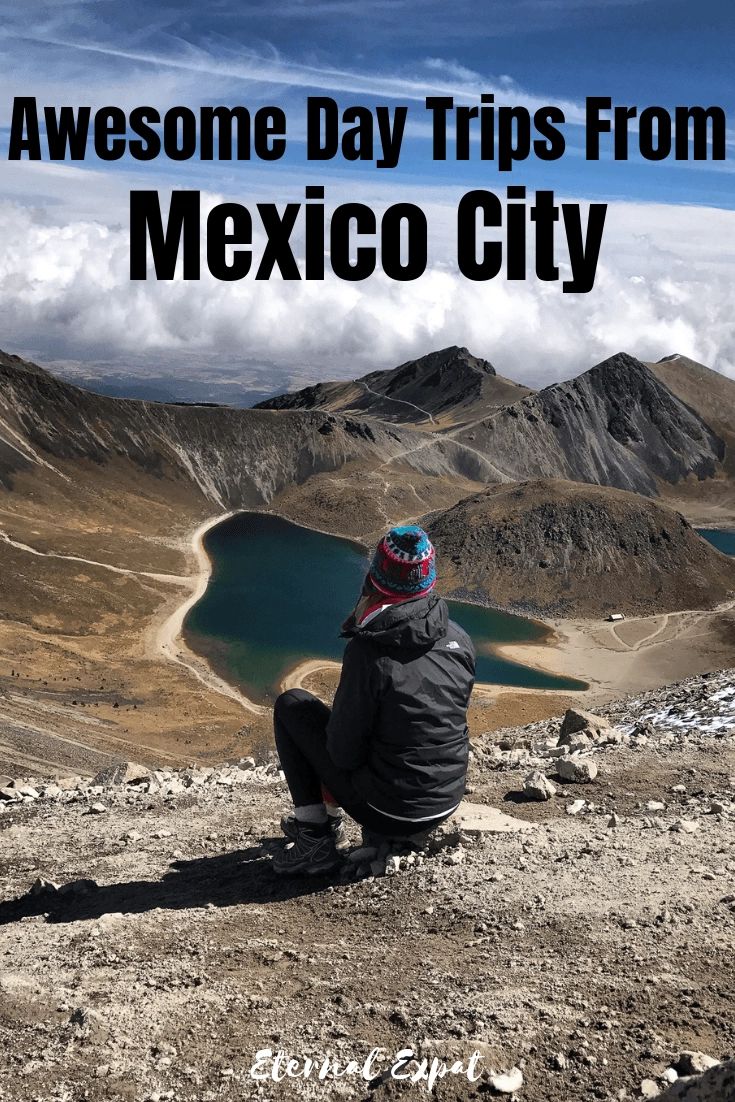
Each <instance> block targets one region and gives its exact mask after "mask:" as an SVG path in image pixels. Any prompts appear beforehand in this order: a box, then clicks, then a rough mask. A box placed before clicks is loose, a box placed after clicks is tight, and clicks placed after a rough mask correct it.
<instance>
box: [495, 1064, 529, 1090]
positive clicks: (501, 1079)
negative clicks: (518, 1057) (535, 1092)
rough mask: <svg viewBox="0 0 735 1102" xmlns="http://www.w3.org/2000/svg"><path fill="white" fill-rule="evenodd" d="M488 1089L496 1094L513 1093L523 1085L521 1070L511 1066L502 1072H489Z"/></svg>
mask: <svg viewBox="0 0 735 1102" xmlns="http://www.w3.org/2000/svg"><path fill="white" fill-rule="evenodd" d="M488 1084H489V1085H490V1089H491V1090H493V1091H495V1093H496V1094H515V1093H516V1091H519V1090H520V1089H521V1087H522V1086H523V1072H522V1071H521V1069H520V1068H511V1069H510V1071H507V1072H503V1073H502V1074H500V1075H499V1074H497V1073H491V1074H490V1075H489V1076H488Z"/></svg>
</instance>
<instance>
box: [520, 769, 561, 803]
mask: <svg viewBox="0 0 735 1102" xmlns="http://www.w3.org/2000/svg"><path fill="white" fill-rule="evenodd" d="M523 791H524V792H525V793H526V795H527V796H528V797H529V798H530V799H532V800H550V799H551V797H552V796H555V795H556V787H555V785H553V784H552V783H551V781H550V780H549V778H548V777H547V776H546V774H545V773H542V772H541V770H540V769H534V770H533V772H532V773H529V774H528V776H527V777H526V779H525V781H524V782H523Z"/></svg>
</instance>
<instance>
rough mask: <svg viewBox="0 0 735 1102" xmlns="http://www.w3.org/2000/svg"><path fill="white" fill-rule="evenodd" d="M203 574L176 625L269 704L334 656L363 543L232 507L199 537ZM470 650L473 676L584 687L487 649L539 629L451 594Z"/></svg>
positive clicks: (361, 567)
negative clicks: (291, 677)
mask: <svg viewBox="0 0 735 1102" xmlns="http://www.w3.org/2000/svg"><path fill="white" fill-rule="evenodd" d="M204 547H205V550H206V552H207V554H208V556H209V559H210V561H211V566H212V573H211V577H210V580H209V584H208V586H207V590H206V592H205V594H204V596H203V597H202V598H201V599H200V600H199V601H198V602H197V604H196V605H194V607H193V608H192V609H191V610H190V611H189V613H188V615H187V617H186V620H185V622H184V630H185V634H186V638H187V642H188V643H189V645H190V646H191V648H192V649H193V650H195V651H196V652H197V653H199V654H202V655H204V656H206V657H207V659H208V660H209V661H210V663H211V664H212V666H213V667H214V668H215V669H216V670H217V672H218V673H220V674H221V675H222V676H223V677H224V678H225V679H226V680H228V681H230V682H232V683H235V684H237V685H239V686H240V687H241V688H242V689H243V691H244V692H245V693H246V695H247V696H248V697H250V698H251V699H253V700H258V701H268V700H270V701H272V700H273V699H274V698H275V696H276V695H277V693H278V685H279V684H280V682H281V680H282V678H283V677H284V676H285V674H286V673H288V671H289V670H291V669H293V668H294V667H295V666H296V665H298V664H299V663H300V662H303V661H306V660H307V659H322V658H323V659H332V660H335V661H339V660H340V659H341V657H342V652H343V650H344V646H345V640H344V639H341V638H340V637H339V627H340V624H341V623H342V622H343V621H344V619H345V617H346V616H347V614H348V613H349V611H350V609H351V608H352V607H353V605H354V603H355V600H356V599H357V595H358V593H359V590H360V586H361V585H362V580H363V578H364V576H365V571H366V568H367V558H366V552H365V550H364V548H362V547H361V546H360V545H359V544H356V543H353V542H351V541H350V540H346V539H340V538H338V537H336V536H327V535H324V534H322V533H321V532H315V531H313V530H311V529H309V528H301V527H299V526H298V525H296V524H291V523H290V522H289V521H286V520H283V519H281V518H280V517H274V516H268V515H265V514H263V513H238V514H237V515H236V516H233V517H230V518H229V519H227V520H225V521H223V522H222V523H221V524H218V525H217V526H216V527H215V528H212V529H210V530H209V532H208V533H207V535H206V536H205V539H204ZM449 607H450V614H451V616H452V618H453V619H454V620H456V621H457V622H458V623H459V624H461V625H462V627H463V628H464V629H465V630H466V631H467V632H469V634H470V635H471V636H472V639H473V640H474V643H475V647H476V649H477V679H478V681H484V682H494V683H498V684H502V685H511V686H517V687H520V688H533V689H584V688H586V684H585V682H583V681H576V680H573V679H571V678H567V677H555V676H554V675H552V674H548V673H544V672H543V671H541V670H535V669H532V668H530V667H528V666H523V665H519V664H516V663H514V662H508V661H506V660H505V659H503V658H500V657H498V656H497V655H494V654H493V653H492V651H491V647H492V646H493V645H494V644H497V643H532V642H540V641H542V640H543V639H544V637H545V630H544V628H543V627H542V626H541V625H539V624H537V623H534V622H533V621H531V620H526V619H524V618H523V617H521V616H510V615H507V614H506V613H503V612H497V611H495V610H494V609H488V608H481V607H480V606H478V605H469V604H464V603H462V602H459V601H450V602H449Z"/></svg>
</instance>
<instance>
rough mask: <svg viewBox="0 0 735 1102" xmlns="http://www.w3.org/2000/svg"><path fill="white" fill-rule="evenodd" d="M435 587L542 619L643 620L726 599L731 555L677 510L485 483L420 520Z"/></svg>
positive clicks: (597, 493)
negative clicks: (435, 558) (437, 580)
mask: <svg viewBox="0 0 735 1102" xmlns="http://www.w3.org/2000/svg"><path fill="white" fill-rule="evenodd" d="M427 524H428V527H429V531H430V533H431V536H432V538H433V539H434V541H435V543H436V545H437V550H438V553H439V562H440V570H441V578H442V580H443V583H444V587H445V589H447V590H448V591H450V592H455V593H457V594H458V595H461V594H464V595H466V596H473V597H475V598H480V599H484V600H487V601H489V602H490V603H492V604H493V605H497V606H499V607H501V608H507V609H511V610H514V611H518V612H520V611H523V612H531V613H535V614H537V615H544V616H555V615H558V616H582V617H602V616H607V615H609V614H610V613H612V612H623V613H625V614H627V615H637V616H643V615H647V614H650V613H653V612H657V613H665V612H674V611H678V610H681V609H705V608H713V607H714V606H716V605H718V604H720V603H721V602H723V601H725V600H727V599H728V598H729V597H731V596H734V595H735V561H734V560H731V559H728V558H727V557H726V556H725V555H722V554H720V553H719V552H718V551H716V550H715V549H714V548H713V547H711V546H710V544H708V543H707V542H706V541H705V540H704V539H702V538H701V537H700V536H699V535H698V534H697V533H696V531H695V530H694V529H693V528H692V527H691V526H690V525H689V523H688V522H687V521H686V520H685V519H684V517H682V516H681V515H680V514H678V513H676V512H674V511H673V510H672V509H669V508H667V507H665V506H662V505H660V504H658V503H657V502H654V501H651V500H649V499H646V498H643V497H639V496H637V495H636V494H631V493H628V492H626V491H623V490H614V489H610V488H608V487H599V486H589V485H584V484H580V483H573V482H563V481H559V480H544V481H537V482H524V483H519V484H516V485H510V486H507V485H504V486H497V487H493V488H492V489H491V490H488V491H485V492H483V493H480V494H476V495H474V496H473V497H469V498H466V499H465V500H464V501H460V502H459V503H458V504H457V505H455V506H454V507H453V508H451V509H448V510H447V511H446V512H444V513H441V514H434V515H433V516H432V517H430V518H427Z"/></svg>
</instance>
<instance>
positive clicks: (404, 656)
mask: <svg viewBox="0 0 735 1102" xmlns="http://www.w3.org/2000/svg"><path fill="white" fill-rule="evenodd" d="M474 671H475V652H474V648H473V646H472V643H471V641H470V639H469V636H468V635H467V634H466V633H465V632H464V631H463V630H462V628H460V627H459V626H458V625H457V624H455V623H453V622H452V621H451V620H450V619H449V616H448V612H447V605H446V602H445V601H443V600H441V598H439V597H436V596H435V595H433V594H431V595H430V596H428V597H419V598H416V599H414V600H411V601H407V602H402V603H400V604H397V605H392V606H390V607H389V608H387V609H385V610H384V611H382V612H381V613H380V614H379V615H378V616H376V617H374V618H373V619H370V620H368V622H367V623H365V624H364V625H362V626H360V625H356V626H355V627H354V628H353V629H351V640H350V642H349V644H348V646H347V650H346V652H345V661H344V673H343V676H342V678H341V680H340V684H339V688H338V690H337V694H336V696H335V699H334V707H333V709H332V715H331V718H330V720H329V723H328V724H327V748H328V750H329V753H330V755H331V757H332V759H333V760H334V762H335V763H336V764H337V765H339V766H341V767H342V768H344V769H349V770H354V779H355V782H356V783H357V784H359V787H360V790H361V791H362V792H363V794H364V795H365V799H366V801H367V802H368V804H369V805H370V806H371V807H373V808H375V809H376V810H378V811H381V812H383V813H384V814H385V815H388V816H394V817H396V819H402V820H410V821H414V822H417V821H420V820H429V819H432V818H436V817H437V816H440V815H446V814H448V813H451V811H453V810H454V809H455V808H456V807H457V805H458V804H459V802H460V800H461V799H462V795H463V793H464V786H465V777H466V773H467V757H468V738H467V702H468V700H469V696H470V692H471V691H472V685H473V681H474Z"/></svg>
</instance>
